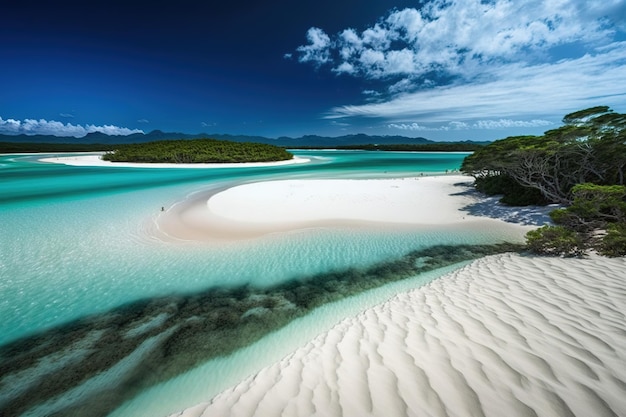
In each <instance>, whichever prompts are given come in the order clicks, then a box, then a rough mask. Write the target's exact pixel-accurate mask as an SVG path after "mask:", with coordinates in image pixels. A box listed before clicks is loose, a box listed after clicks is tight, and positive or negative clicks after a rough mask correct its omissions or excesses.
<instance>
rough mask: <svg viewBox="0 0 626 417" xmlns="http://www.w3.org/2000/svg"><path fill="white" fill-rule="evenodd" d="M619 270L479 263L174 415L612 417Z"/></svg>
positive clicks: (625, 374) (622, 342)
mask: <svg viewBox="0 0 626 417" xmlns="http://www.w3.org/2000/svg"><path fill="white" fill-rule="evenodd" d="M625 270H626V260H625V259H623V258H617V259H607V258H601V257H597V256H591V257H589V258H587V259H561V258H539V257H532V256H520V255H517V254H502V255H495V256H490V257H486V258H482V259H479V260H477V261H474V262H473V263H471V264H469V265H467V266H465V267H463V268H461V269H460V270H457V271H455V272H452V273H450V274H448V275H446V276H443V277H441V278H439V279H437V280H435V281H433V282H431V283H429V284H427V285H425V286H424V287H421V288H418V289H415V290H412V291H409V292H406V293H402V294H399V295H397V296H396V297H394V298H392V299H391V300H389V301H388V302H386V303H384V304H381V305H379V306H376V307H374V308H371V309H368V310H366V311H364V312H363V313H361V314H359V315H358V316H356V317H351V318H347V319H345V320H343V321H341V322H340V323H339V324H337V325H336V326H335V327H334V328H333V329H331V330H330V331H328V332H326V333H324V334H321V335H319V336H318V337H317V338H315V339H314V340H312V341H311V342H309V343H308V344H306V345H305V346H302V347H301V348H300V349H298V350H296V351H295V352H294V353H292V354H291V355H288V356H287V357H285V358H284V359H282V360H281V361H279V362H277V363H275V364H274V365H271V366H268V367H266V368H264V369H263V370H261V371H260V372H259V373H257V374H255V375H253V376H250V377H249V378H247V379H246V380H244V381H242V382H241V383H239V384H237V385H236V386H234V387H232V388H230V389H228V390H226V391H224V392H223V393H221V394H219V395H218V396H216V397H215V398H213V399H212V400H211V401H210V402H208V403H204V404H199V405H196V406H194V407H191V408H188V409H186V410H184V411H182V412H180V413H176V414H174V415H175V416H184V417H209V416H220V415H229V416H258V415H262V416H268V417H269V416H313V415H317V416H357V415H358V416H407V415H416V416H469V415H471V416H503V415H506V416H574V415H576V416H592V415H593V416H623V415H626V398H625V396H624V394H625V389H624V387H625V386H626V367H624V363H626V320H625V319H626V317H625V313H624V312H625V311H626V291H625V290H624V285H623V284H624V271H625Z"/></svg>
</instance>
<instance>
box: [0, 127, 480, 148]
mask: <svg viewBox="0 0 626 417" xmlns="http://www.w3.org/2000/svg"><path fill="white" fill-rule="evenodd" d="M200 138H212V139H218V140H229V141H233V142H257V143H269V144H272V145H276V146H285V147H290V148H297V147H333V146H351V145H365V144H379V145H391V144H393V145H395V144H406V145H417V144H428V143H441V142H435V141H432V140H429V139H426V138H421V137H419V138H409V137H405V136H370V135H366V134H362V133H361V134H356V135H345V136H337V137H328V136H317V135H306V136H301V137H298V138H291V137H287V136H282V137H279V138H277V139H272V138H266V137H263V136H245V135H224V134H211V135H209V134H206V133H199V134H195V135H190V134H187V133H172V132H170V133H167V132H162V131H160V130H153V131H152V132H150V133H134V134H132V135H127V136H117V135H107V134H105V133H102V132H94V133H88V134H87V135H86V136H84V137H82V138H75V137H73V136H53V135H2V134H0V142H13V143H71V144H103V145H117V144H124V143H142V142H153V141H157V140H166V139H200ZM463 143H476V144H482V143H486V142H472V141H465V142H463Z"/></svg>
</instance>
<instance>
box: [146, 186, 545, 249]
mask: <svg viewBox="0 0 626 417" xmlns="http://www.w3.org/2000/svg"><path fill="white" fill-rule="evenodd" d="M471 181H472V179H471V178H470V177H466V176H462V175H449V174H448V175H437V176H424V177H413V178H395V179H322V180H320V179H302V180H300V179H298V180H276V181H263V182H256V183H249V184H243V185H236V186H234V187H229V188H226V189H219V190H211V191H208V192H204V193H197V194H195V195H192V196H190V197H189V198H188V199H187V200H185V201H183V202H179V203H177V204H175V205H173V206H171V207H169V208H167V209H166V210H165V211H164V212H162V213H160V215H159V216H157V217H156V219H154V226H155V227H154V229H155V230H156V232H155V233H156V235H157V237H159V238H160V239H161V240H166V241H201V242H210V241H220V240H221V241H223V240H242V239H252V238H258V237H262V236H266V235H270V234H276V233H286V232H293V231H298V230H305V229H313V228H381V227H385V228H397V229H420V230H430V229H433V228H446V227H456V228H463V229H465V228H470V229H471V228H481V227H510V228H513V229H517V230H518V231H519V234H520V237H521V236H523V234H524V233H525V232H527V231H528V230H530V229H531V228H532V227H533V226H526V225H519V224H515V223H505V222H504V221H502V220H500V219H497V218H488V217H485V216H482V215H481V213H480V210H478V211H477V213H476V214H470V213H469V212H468V211H465V210H464V208H465V207H468V206H471V205H477V204H478V203H481V202H484V201H485V200H486V199H485V198H484V197H482V196H480V195H478V194H477V193H475V192H472V191H473V188H472V187H471ZM547 219H548V218H547V217H546V218H545V220H546V221H547Z"/></svg>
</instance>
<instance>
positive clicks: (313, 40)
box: [297, 27, 331, 65]
mask: <svg viewBox="0 0 626 417" xmlns="http://www.w3.org/2000/svg"><path fill="white" fill-rule="evenodd" d="M306 38H307V40H308V41H309V44H308V45H304V46H300V47H298V49H297V51H298V52H299V53H300V57H299V58H298V60H299V61H300V62H312V63H314V64H317V65H322V64H325V63H326V62H328V61H329V60H330V47H331V42H330V36H328V35H327V34H326V33H324V31H323V30H322V29H320V28H315V27H313V28H310V29H309V30H308V32H307V34H306Z"/></svg>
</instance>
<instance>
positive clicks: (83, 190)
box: [0, 151, 514, 415]
mask: <svg viewBox="0 0 626 417" xmlns="http://www.w3.org/2000/svg"><path fill="white" fill-rule="evenodd" d="M295 153H296V154H297V155H298V156H302V157H309V158H312V162H311V163H308V164H298V165H292V166H281V167H264V168H219V169H206V170H204V169H194V170H189V169H129V168H109V167H70V166H64V165H58V164H44V163H39V162H37V159H38V158H39V156H33V155H29V156H7V155H5V156H0V182H1V183H2V195H1V196H0V224H1V225H2V231H1V235H0V236H1V237H0V292H1V293H2V294H3V297H2V300H1V301H0V319H1V320H0V326H1V327H0V344H7V343H10V342H12V341H15V340H17V339H19V338H21V337H24V336H30V335H36V334H37V333H38V332H41V331H44V330H46V329H50V328H53V327H55V326H58V325H61V324H63V323H67V322H68V321H71V320H77V319H81V318H83V317H85V316H90V315H94V314H106V312H108V311H110V310H111V309H114V308H117V307H119V306H121V305H124V304H127V303H130V302H134V301H137V300H144V299H149V298H155V297H167V296H172V295H176V294H193V293H195V292H199V291H203V290H206V289H207V288H215V287H225V288H232V287H235V286H240V285H243V284H250V285H253V286H255V287H260V288H263V287H270V286H273V285H277V284H280V283H284V282H288V281H290V280H293V279H299V278H300V277H310V276H315V275H316V274H323V273H328V272H331V271H337V270H345V269H347V268H354V267H367V266H368V265H372V264H375V263H378V262H382V261H385V260H388V259H395V258H398V257H401V256H402V255H404V254H406V253H408V252H410V251H413V250H416V249H421V248H425V247H429V246H433V245H438V244H446V245H450V244H481V243H492V242H499V241H502V240H506V239H511V238H514V237H513V236H510V235H506V234H503V232H494V231H489V230H484V231H481V232H476V231H459V230H450V229H449V228H441V229H440V230H437V229H433V230H429V231H428V232H422V233H416V232H414V231H402V232H400V231H386V230H367V231H365V230H348V229H346V230H335V229H316V230H304V231H301V232H296V233H290V234H287V235H280V236H269V237H266V238H262V239H256V240H251V241H247V242H239V243H232V244H224V245H221V246H220V247H215V246H211V247H209V246H205V245H200V244H194V243H182V244H181V243H171V242H170V243H168V242H162V241H160V240H157V239H155V238H153V237H152V235H151V233H150V229H151V228H152V227H154V221H153V220H154V219H155V218H156V216H158V215H159V212H160V209H161V207H169V206H171V205H172V204H175V203H176V202H177V201H180V200H182V199H184V198H185V197H186V196H188V195H189V194H190V193H193V192H197V191H200V190H203V191H206V190H210V189H218V188H223V187H225V186H229V185H234V184H238V183H243V182H251V181H259V180H266V179H275V178H370V177H401V176H417V175H421V174H422V173H424V174H429V173H443V172H445V171H446V170H448V171H450V170H455V169H458V167H459V166H460V163H461V161H462V159H463V157H464V156H465V154H462V153H459V154H449V153H427V154H424V153H407V152H398V153H384V152H360V151H296V152H295ZM429 276H431V277H434V276H437V274H430V275H429ZM420 279H423V277H422V278H420ZM420 282H421V281H420ZM394 285H396V286H397V285H400V284H394ZM394 285H391V286H390V288H395V287H394ZM413 285H419V284H418V283H413ZM379 293H380V295H378V296H376V295H375V294H379ZM389 295H390V293H389V290H388V289H387V290H385V289H381V290H374V291H369V292H368V293H366V294H363V295H361V296H358V297H352V298H351V299H347V300H345V301H341V302H338V303H335V304H333V306H334V307H330V306H324V307H321V308H319V309H317V310H314V312H313V313H312V314H310V315H309V316H307V317H302V318H299V319H297V320H295V321H293V322H291V323H290V324H289V326H287V327H285V328H283V329H282V330H280V331H278V332H274V333H272V334H271V335H270V336H266V337H265V338H262V339H261V340H259V341H258V342H255V343H254V344H253V345H252V346H250V347H248V348H246V349H243V350H240V351H238V352H236V353H234V354H233V355H230V356H229V357H226V358H222V359H217V360H213V361H211V362H210V363H207V365H204V366H200V367H196V368H194V370H192V371H190V372H188V373H185V374H182V375H180V376H178V377H176V378H174V379H172V380H171V381H170V382H169V383H162V384H160V385H158V386H155V387H153V388H151V389H149V390H147V391H144V393H143V394H139V395H138V396H137V397H136V398H135V399H134V400H131V401H130V402H127V403H126V404H125V405H124V406H122V408H121V409H119V410H118V414H117V415H137V413H138V409H144V408H145V407H144V406H141V407H139V406H137V404H140V403H142V404H146V403H151V404H153V403H154V401H153V400H154V398H163V395H164V394H163V392H161V391H160V390H162V389H165V388H162V387H168V388H167V389H165V392H167V393H168V394H167V395H169V396H176V397H177V398H178V402H172V403H169V402H168V404H169V407H174V406H175V408H169V407H166V406H164V405H161V406H159V405H158V403H159V402H158V401H157V402H156V404H157V405H156V406H154V407H155V409H154V410H152V412H148V413H147V415H155V414H154V413H155V412H156V411H157V410H160V411H159V412H161V411H162V412H163V414H167V413H168V412H171V411H175V410H176V409H178V408H180V407H179V406H178V403H180V404H190V403H193V402H196V401H199V400H200V399H206V398H207V392H208V393H215V392H217V390H219V389H223V388H225V387H226V386H227V385H229V384H232V383H234V382H236V380H237V378H240V377H241V376H245V375H247V374H249V373H250V372H253V371H254V370H255V369H258V368H259V367H260V366H263V365H264V364H267V363H269V362H270V361H272V360H275V359H277V358H276V357H275V356H276V355H284V354H286V353H288V351H289V350H291V349H292V348H293V347H297V346H298V344H301V343H304V342H305V341H306V340H308V339H309V338H310V336H311V335H314V334H316V332H320V331H323V330H325V329H326V328H328V327H329V326H332V324H333V323H334V322H336V321H338V320H340V319H341V318H342V317H344V315H343V314H344V313H345V312H347V313H346V314H354V313H355V312H358V311H359V309H360V308H364V307H365V306H366V305H365V304H367V305H370V304H371V303H375V302H380V301H382V300H384V299H386V298H387V297H388V296H389ZM360 299H367V300H369V301H368V302H367V303H365V304H363V302H362V301H358V300H360ZM324 311H327V312H328V311H330V312H331V313H324ZM340 312H344V313H340ZM317 314H322V315H323V314H326V316H325V317H326V318H325V319H324V320H321V319H312V318H311V317H315V315H317ZM313 323H315V325H313ZM311 333H312V334H311ZM281 335H282V336H281ZM287 335H289V336H287ZM276 338H278V339H276ZM282 340H285V342H282ZM286 340H289V341H290V342H287V341H286ZM272 343H274V344H278V345H280V346H282V347H283V349H282V350H281V349H272V348H268V346H269V345H271V344H272ZM268 344H269V345H268ZM286 349H289V350H286ZM285 350H286V351H285ZM245 352H254V353H253V354H250V355H249V356H248V360H250V359H254V361H255V362H254V363H250V362H248V360H242V359H241V358H240V359H239V360H234V359H233V358H237V357H239V356H240V355H244V356H245ZM236 364H237V365H236ZM205 367H208V369H210V370H207V369H204V368H205ZM215 367H218V368H219V369H220V370H221V371H220V372H221V373H220V377H219V378H209V379H210V380H211V381H213V382H212V383H208V384H207V387H198V385H199V384H200V383H201V381H203V380H206V379H207V375H209V374H213V373H214V372H215ZM203 369H204V371H203ZM189 375H193V376H189ZM185 381H187V382H185ZM224 384H227V385H224ZM83 385H85V384H83ZM191 386H193V387H196V388H195V389H190V387H191ZM209 386H210V387H209ZM159 387H161V388H159ZM96 389H97V388H96ZM6 390H7V386H6V384H5V385H4V386H0V405H1V404H2V403H1V398H2V395H1V393H2V392H3V391H6ZM207 390H208V391H207ZM183 392H184V393H185V394H186V395H185V396H182V397H181V393H183ZM151 393H152V394H151ZM155 393H156V394H155ZM153 394H154V396H153ZM72 395H78V396H80V395H81V391H80V389H79V390H77V391H76V392H74V393H72ZM85 395H86V394H85ZM57 397H58V398H60V399H59V400H55V401H52V403H55V404H57V406H55V407H57V408H58V407H61V406H58V404H61V405H62V404H63V402H64V401H69V400H67V399H65V398H64V397H63V395H58V396H57ZM57 397H55V398H57ZM146 398H147V399H146ZM48 402H49V403H50V401H48ZM55 407H52V408H51V409H54V408H55ZM37 410H39V411H37ZM125 410H126V411H125ZM32 411H33V415H38V413H39V414H44V413H45V412H47V411H46V408H45V407H43V408H38V409H37V408H35V409H32ZM125 413H126V414H125Z"/></svg>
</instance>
